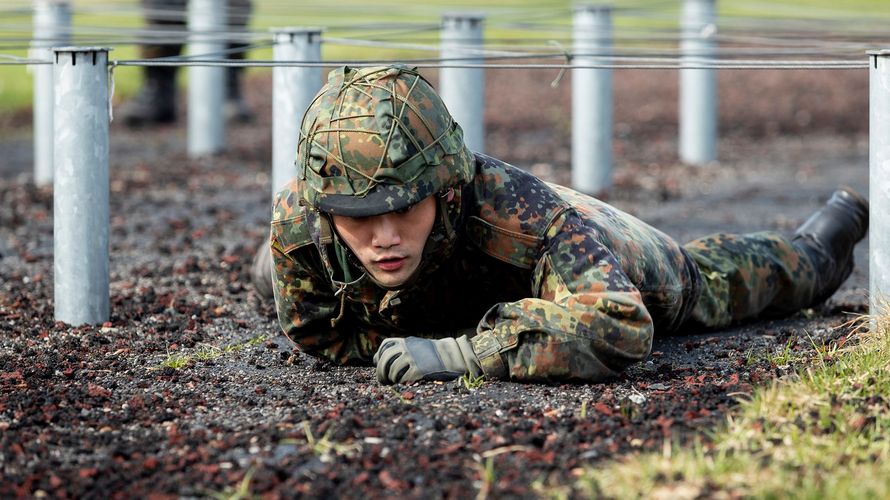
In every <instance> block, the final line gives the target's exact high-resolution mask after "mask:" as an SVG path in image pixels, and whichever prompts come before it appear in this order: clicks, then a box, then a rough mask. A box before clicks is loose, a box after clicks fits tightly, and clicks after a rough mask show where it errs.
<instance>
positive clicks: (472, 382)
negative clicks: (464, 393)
mask: <svg viewBox="0 0 890 500" xmlns="http://www.w3.org/2000/svg"><path fill="white" fill-rule="evenodd" d="M484 383H485V375H479V376H474V375H470V374H469V373H464V374H463V375H461V376H460V378H459V379H457V385H458V387H463V388H464V389H466V390H468V391H470V392H472V391H475V390H476V389H478V388H480V387H482V384H484Z"/></svg>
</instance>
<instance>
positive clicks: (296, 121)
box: [272, 28, 321, 199]
mask: <svg viewBox="0 0 890 500" xmlns="http://www.w3.org/2000/svg"><path fill="white" fill-rule="evenodd" d="M272 31H273V38H274V42H275V47H274V48H273V49H272V52H273V54H272V55H273V58H274V59H275V60H276V61H310V62H318V61H321V30H320V29H318V28H283V29H275V30H272ZM320 86H321V68H293V67H283V66H277V67H275V68H273V69H272V197H273V199H274V197H275V193H277V192H278V190H279V189H281V188H282V186H284V185H285V184H286V183H287V182H288V181H289V180H290V179H291V178H293V176H294V175H296V169H295V167H294V160H295V159H296V157H297V140H298V137H299V134H300V122H301V120H302V118H303V113H305V112H306V108H308V107H309V104H310V103H311V102H312V98H313V97H315V94H316V93H317V92H318V89H319V87H320Z"/></svg>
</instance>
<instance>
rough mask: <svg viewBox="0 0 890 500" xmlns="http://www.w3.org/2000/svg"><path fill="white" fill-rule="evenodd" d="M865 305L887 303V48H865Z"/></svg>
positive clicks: (879, 311) (882, 309)
mask: <svg viewBox="0 0 890 500" xmlns="http://www.w3.org/2000/svg"><path fill="white" fill-rule="evenodd" d="M869 59H870V61H869V62H870V63H871V64H869V98H868V167H869V172H868V186H869V187H868V195H869V205H870V207H869V227H868V239H869V253H868V255H869V257H868V270H869V285H868V288H869V302H870V304H869V307H870V310H869V312H870V314H872V315H886V314H887V313H888V312H890V311H888V307H890V50H880V51H874V52H869Z"/></svg>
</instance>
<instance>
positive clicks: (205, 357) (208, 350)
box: [157, 335, 267, 370]
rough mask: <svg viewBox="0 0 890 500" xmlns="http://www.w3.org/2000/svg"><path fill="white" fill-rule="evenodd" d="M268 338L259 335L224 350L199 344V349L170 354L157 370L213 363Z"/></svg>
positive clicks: (230, 345) (223, 348)
mask: <svg viewBox="0 0 890 500" xmlns="http://www.w3.org/2000/svg"><path fill="white" fill-rule="evenodd" d="M266 338H267V336H266V335H257V336H256V337H253V338H250V339H248V340H245V341H244V342H241V343H239V344H229V345H227V346H225V347H222V348H219V347H216V346H212V345H208V344H199V345H198V347H197V348H195V349H193V350H191V351H183V352H176V353H172V354H168V355H167V358H166V359H164V361H162V362H161V363H160V365H158V367H157V368H173V369H174V370H179V369H181V368H185V367H187V366H189V365H190V364H192V362H206V361H213V360H214V359H217V358H219V357H222V356H225V355H226V354H229V353H232V352H238V351H241V350H243V349H245V348H248V347H250V346H254V345H257V344H260V343H262V342H264V341H265V340H266Z"/></svg>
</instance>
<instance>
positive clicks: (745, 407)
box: [573, 317, 890, 499]
mask: <svg viewBox="0 0 890 500" xmlns="http://www.w3.org/2000/svg"><path fill="white" fill-rule="evenodd" d="M874 321H875V323H876V326H875V328H874V329H873V330H872V332H868V333H861V334H860V337H859V340H860V341H859V343H858V344H857V345H855V346H853V347H846V348H839V347H838V346H836V345H829V346H826V347H821V346H820V347H821V348H820V349H819V350H817V353H816V358H815V364H812V363H811V364H810V365H809V366H806V367H804V368H802V369H800V370H798V372H797V374H796V375H795V376H793V377H790V378H788V379H783V380H779V381H775V382H774V383H772V384H770V385H768V386H766V387H763V388H761V389H759V390H757V391H755V394H754V395H753V398H752V399H751V400H750V401H746V402H742V403H741V407H740V409H739V411H738V412H737V414H736V415H734V416H732V417H730V418H729V419H728V421H727V424H726V426H725V428H724V429H723V430H720V431H718V432H717V433H716V434H715V436H714V439H713V442H712V443H708V444H706V445H705V444H701V443H699V444H697V445H695V446H691V447H685V448H682V449H676V447H675V446H674V445H672V443H665V447H664V450H663V452H662V453H648V454H643V455H639V456H631V457H628V458H626V459H624V460H621V461H617V462H612V463H608V464H601V465H598V466H597V467H596V468H588V469H586V470H585V471H584V473H583V475H582V477H581V479H579V481H578V482H577V483H576V484H575V485H573V487H574V488H576V489H577V490H578V491H579V492H581V493H583V494H587V495H591V496H601V495H602V496H607V497H614V498H641V497H647V498H648V497H660V498H696V497H699V496H706V497H710V496H717V495H721V496H726V497H729V498H737V497H756V498H814V499H815V498H887V497H888V496H890V461H888V460H887V459H888V458H890V440H888V439H887V438H886V436H887V435H888V433H890V369H888V367H890V334H888V333H890V317H882V318H878V319H877V320H874Z"/></svg>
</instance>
